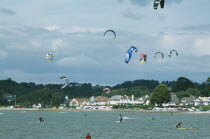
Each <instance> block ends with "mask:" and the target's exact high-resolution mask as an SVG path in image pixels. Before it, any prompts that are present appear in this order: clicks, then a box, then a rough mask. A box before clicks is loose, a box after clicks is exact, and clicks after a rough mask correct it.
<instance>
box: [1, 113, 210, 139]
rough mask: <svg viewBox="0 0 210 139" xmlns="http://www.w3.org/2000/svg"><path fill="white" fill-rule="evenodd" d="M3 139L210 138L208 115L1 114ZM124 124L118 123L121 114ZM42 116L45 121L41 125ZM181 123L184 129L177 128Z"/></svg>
mask: <svg viewBox="0 0 210 139" xmlns="http://www.w3.org/2000/svg"><path fill="white" fill-rule="evenodd" d="M0 113H1V115H0V139H85V137H86V134H87V133H90V135H91V136H92V139H198V138H199V139H209V138H210V124H209V123H210V115H209V114H184V113H173V115H171V113H132V112H121V113H120V112H84V111H79V112H70V111H65V112H64V111H28V112H25V113H24V112H21V111H0ZM120 114H121V115H122V117H123V122H119V115H120ZM40 116H42V117H43V118H44V119H45V121H44V122H39V120H38V118H39V117H40ZM178 122H182V127H183V128H184V127H185V128H189V127H192V128H197V129H196V130H189V129H188V130H187V129H186V130H181V129H180V130H179V129H176V127H175V125H176V124H177V123H178Z"/></svg>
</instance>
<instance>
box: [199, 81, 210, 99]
mask: <svg viewBox="0 0 210 139" xmlns="http://www.w3.org/2000/svg"><path fill="white" fill-rule="evenodd" d="M201 94H202V96H205V97H208V96H210V77H208V78H207V80H206V83H205V85H204V88H203V90H202V91H201Z"/></svg>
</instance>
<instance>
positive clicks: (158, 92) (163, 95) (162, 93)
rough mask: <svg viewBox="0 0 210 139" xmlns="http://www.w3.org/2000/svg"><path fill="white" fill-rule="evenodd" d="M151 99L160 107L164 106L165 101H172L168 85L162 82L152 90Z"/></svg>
mask: <svg viewBox="0 0 210 139" xmlns="http://www.w3.org/2000/svg"><path fill="white" fill-rule="evenodd" d="M150 101H151V103H152V104H157V105H158V107H162V104H163V103H168V102H170V101H171V94H170V91H169V90H168V89H167V85H165V84H160V85H158V86H157V87H156V88H155V89H154V91H153V92H152V95H151V98H150Z"/></svg>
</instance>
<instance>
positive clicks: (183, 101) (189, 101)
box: [178, 96, 196, 106]
mask: <svg viewBox="0 0 210 139" xmlns="http://www.w3.org/2000/svg"><path fill="white" fill-rule="evenodd" d="M194 100H196V98H195V97H194V96H191V97H183V98H182V99H180V100H178V104H179V105H181V106H182V105H184V106H186V105H193V104H194Z"/></svg>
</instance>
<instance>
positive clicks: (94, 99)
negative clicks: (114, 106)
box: [89, 96, 108, 105]
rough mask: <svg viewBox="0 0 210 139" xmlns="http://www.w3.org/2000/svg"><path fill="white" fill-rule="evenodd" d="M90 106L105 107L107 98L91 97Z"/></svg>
mask: <svg viewBox="0 0 210 139" xmlns="http://www.w3.org/2000/svg"><path fill="white" fill-rule="evenodd" d="M89 103H90V105H106V104H108V98H107V97H104V96H97V97H95V96H92V97H91V98H90V99H89Z"/></svg>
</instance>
